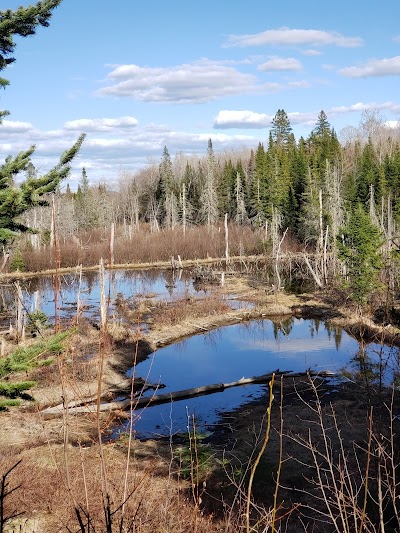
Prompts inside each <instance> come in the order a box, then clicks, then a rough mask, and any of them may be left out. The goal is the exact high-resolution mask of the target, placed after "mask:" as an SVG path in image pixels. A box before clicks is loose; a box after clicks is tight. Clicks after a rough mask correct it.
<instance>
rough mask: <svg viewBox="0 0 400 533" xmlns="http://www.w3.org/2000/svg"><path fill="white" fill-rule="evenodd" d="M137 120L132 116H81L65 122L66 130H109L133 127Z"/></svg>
mask: <svg viewBox="0 0 400 533" xmlns="http://www.w3.org/2000/svg"><path fill="white" fill-rule="evenodd" d="M137 124H138V121H137V120H136V118H134V117H119V118H81V119H78V120H70V121H68V122H65V124H64V128H65V129H66V130H74V131H85V132H88V131H109V130H110V129H113V128H134V127H135V126H137Z"/></svg>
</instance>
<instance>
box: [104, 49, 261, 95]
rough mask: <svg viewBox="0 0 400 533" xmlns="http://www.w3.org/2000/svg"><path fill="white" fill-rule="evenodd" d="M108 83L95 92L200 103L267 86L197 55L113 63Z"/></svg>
mask: <svg viewBox="0 0 400 533" xmlns="http://www.w3.org/2000/svg"><path fill="white" fill-rule="evenodd" d="M107 77H108V79H109V80H111V85H108V86H107V87H103V88H102V89H99V90H98V91H97V94H99V95H103V96H120V97H122V96H125V97H130V98H134V99H136V100H140V101H143V102H175V103H186V104H187V103H202V102H209V101H211V100H216V99H217V98H220V97H222V96H228V95H237V94H244V93H254V92H263V91H268V90H271V87H270V86H269V85H260V84H258V83H257V79H256V78H255V76H253V75H250V74H244V73H242V72H240V71H239V70H237V69H235V68H233V67H232V66H227V65H224V64H221V63H220V62H213V61H209V60H207V59H201V60H199V61H196V62H194V63H191V64H183V65H178V66H174V67H140V66H138V65H117V66H115V67H114V68H113V70H112V71H111V72H110V73H109V74H108V76H107Z"/></svg>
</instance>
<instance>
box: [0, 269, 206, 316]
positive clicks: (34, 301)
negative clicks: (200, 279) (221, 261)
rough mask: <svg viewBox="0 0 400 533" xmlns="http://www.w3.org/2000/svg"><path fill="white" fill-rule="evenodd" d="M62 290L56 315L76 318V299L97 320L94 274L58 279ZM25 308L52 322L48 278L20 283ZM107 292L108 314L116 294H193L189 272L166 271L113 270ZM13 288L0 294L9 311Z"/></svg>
mask: <svg viewBox="0 0 400 533" xmlns="http://www.w3.org/2000/svg"><path fill="white" fill-rule="evenodd" d="M60 281H61V290H60V292H59V294H58V295H57V308H58V315H59V316H60V317H61V318H64V319H69V318H73V317H74V316H75V315H76V306H77V300H78V293H79V299H80V302H81V304H82V305H83V312H84V314H85V316H87V317H88V318H91V319H94V320H95V319H97V318H98V315H99V303H100V288H99V274H98V273H97V272H84V273H83V274H82V278H81V279H80V277H79V275H78V274H65V275H62V276H61V280H60ZM21 286H22V293H23V297H24V307H25V309H26V310H27V311H28V312H32V311H34V310H36V309H38V308H39V309H41V310H42V311H43V312H44V313H46V315H47V316H48V317H49V318H50V320H52V319H53V318H54V316H55V302H54V288H53V280H52V278H51V277H50V276H43V277H38V278H33V279H30V280H26V281H24V282H21ZM105 286H106V291H107V294H109V295H110V303H111V306H110V311H111V312H112V310H113V305H112V304H113V302H114V301H115V298H116V297H117V295H118V294H120V295H121V296H122V297H123V298H124V299H125V300H129V299H132V302H134V301H136V300H137V299H138V298H148V297H154V298H157V299H158V300H172V299H174V298H179V297H182V296H183V295H190V296H193V295H196V294H197V292H196V290H195V288H194V286H193V282H192V276H191V273H190V272H188V271H180V272H179V273H174V272H172V271H165V270H114V271H106V284H105ZM15 297H16V295H15V289H14V287H13V286H12V285H10V287H9V288H8V291H7V290H6V291H3V295H2V298H3V307H9V308H12V307H13V305H14V301H15Z"/></svg>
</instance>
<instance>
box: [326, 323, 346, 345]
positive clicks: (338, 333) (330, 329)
mask: <svg viewBox="0 0 400 533" xmlns="http://www.w3.org/2000/svg"><path fill="white" fill-rule="evenodd" d="M325 329H326V332H327V334H328V339H329V340H331V338H332V335H333V338H334V340H335V346H336V350H339V348H340V344H341V342H342V338H343V329H342V328H341V327H339V326H333V325H331V324H329V322H325Z"/></svg>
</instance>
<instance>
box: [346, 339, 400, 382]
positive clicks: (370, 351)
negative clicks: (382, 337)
mask: <svg viewBox="0 0 400 533" xmlns="http://www.w3.org/2000/svg"><path fill="white" fill-rule="evenodd" d="M344 375H347V377H349V378H350V379H352V380H354V381H357V382H361V383H363V384H364V385H365V386H366V387H367V388H368V389H369V388H374V389H378V391H381V390H382V388H383V387H387V386H392V385H393V384H394V385H396V383H398V382H399V376H400V359H399V348H396V347H393V346H392V347H390V346H385V345H383V344H382V345H381V344H375V343H371V344H367V343H365V342H363V341H360V342H359V348H358V350H357V352H356V353H355V354H354V356H353V357H352V358H351V360H350V363H349V367H348V368H346V369H345V370H344Z"/></svg>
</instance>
